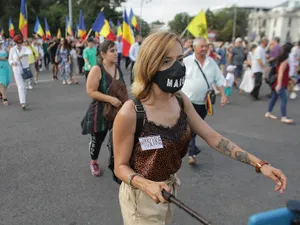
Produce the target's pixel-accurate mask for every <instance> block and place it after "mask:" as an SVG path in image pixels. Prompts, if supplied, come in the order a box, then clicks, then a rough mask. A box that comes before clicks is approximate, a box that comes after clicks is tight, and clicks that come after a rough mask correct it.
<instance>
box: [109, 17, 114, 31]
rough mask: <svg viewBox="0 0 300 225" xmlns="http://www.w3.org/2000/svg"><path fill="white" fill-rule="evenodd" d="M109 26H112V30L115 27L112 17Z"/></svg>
mask: <svg viewBox="0 0 300 225" xmlns="http://www.w3.org/2000/svg"><path fill="white" fill-rule="evenodd" d="M109 26H110V29H111V30H112V29H113V28H114V26H115V25H114V23H113V22H112V21H111V19H109Z"/></svg>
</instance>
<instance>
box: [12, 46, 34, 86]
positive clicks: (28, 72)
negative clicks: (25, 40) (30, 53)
mask: <svg viewBox="0 0 300 225" xmlns="http://www.w3.org/2000/svg"><path fill="white" fill-rule="evenodd" d="M22 48H23V47H22ZM16 54H17V56H18V57H19V58H20V55H19V54H18V51H17V50H16ZM20 64H21V67H22V77H23V79H24V80H27V79H30V78H32V77H33V75H32V72H31V70H30V68H29V67H28V68H24V67H23V64H22V60H21V59H20Z"/></svg>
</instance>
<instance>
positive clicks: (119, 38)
mask: <svg viewBox="0 0 300 225" xmlns="http://www.w3.org/2000/svg"><path fill="white" fill-rule="evenodd" d="M116 46H117V51H118V67H119V68H121V60H122V48H123V43H122V37H118V39H117V41H116Z"/></svg>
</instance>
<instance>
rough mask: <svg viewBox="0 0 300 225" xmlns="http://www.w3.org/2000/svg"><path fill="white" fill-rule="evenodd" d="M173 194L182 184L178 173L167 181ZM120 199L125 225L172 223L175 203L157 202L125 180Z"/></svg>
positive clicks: (162, 224)
mask: <svg viewBox="0 0 300 225" xmlns="http://www.w3.org/2000/svg"><path fill="white" fill-rule="evenodd" d="M165 183H166V184H168V186H169V187H170V188H171V192H172V194H174V195H175V196H176V195H177V191H178V186H179V184H180V181H179V179H178V178H177V176H176V175H171V177H170V179H169V180H167V181H165ZM119 201H120V207H121V212H122V216H123V222H124V225H166V224H171V222H172V217H173V210H174V208H173V205H171V203H166V204H161V203H160V204H156V203H155V202H154V201H153V200H152V199H151V198H150V197H148V195H146V194H144V193H143V192H142V191H141V190H139V189H133V188H132V187H130V186H129V185H127V184H125V183H124V182H123V183H122V184H121V186H120V191H119Z"/></svg>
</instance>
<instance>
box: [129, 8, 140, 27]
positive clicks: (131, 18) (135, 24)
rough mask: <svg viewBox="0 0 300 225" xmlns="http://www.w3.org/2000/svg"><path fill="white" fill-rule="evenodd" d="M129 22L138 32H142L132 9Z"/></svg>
mask: <svg viewBox="0 0 300 225" xmlns="http://www.w3.org/2000/svg"><path fill="white" fill-rule="evenodd" d="M129 20H130V23H131V25H132V26H133V27H134V28H135V29H136V30H138V31H139V30H140V28H139V25H138V22H137V19H136V16H135V15H134V14H133V11H132V9H130V14H129Z"/></svg>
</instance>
